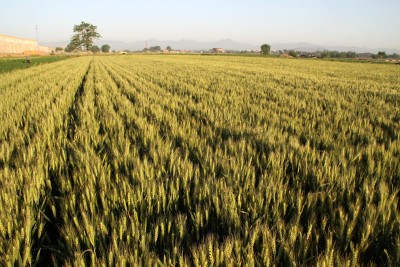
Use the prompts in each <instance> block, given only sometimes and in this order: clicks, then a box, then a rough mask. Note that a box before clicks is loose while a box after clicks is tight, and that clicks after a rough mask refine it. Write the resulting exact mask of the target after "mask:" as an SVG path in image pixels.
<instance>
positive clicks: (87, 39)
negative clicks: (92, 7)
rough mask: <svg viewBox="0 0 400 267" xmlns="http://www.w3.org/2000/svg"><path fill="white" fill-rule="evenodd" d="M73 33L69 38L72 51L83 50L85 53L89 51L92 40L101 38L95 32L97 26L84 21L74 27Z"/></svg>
mask: <svg viewBox="0 0 400 267" xmlns="http://www.w3.org/2000/svg"><path fill="white" fill-rule="evenodd" d="M74 33H75V34H74V35H73V36H72V38H71V43H70V44H71V47H73V48H74V49H82V48H84V49H85V50H86V51H89V50H90V48H91V47H92V46H93V41H94V40H96V39H99V38H100V37H101V35H100V34H99V33H98V32H97V26H94V25H92V24H90V23H87V22H84V21H82V22H81V24H79V25H74Z"/></svg>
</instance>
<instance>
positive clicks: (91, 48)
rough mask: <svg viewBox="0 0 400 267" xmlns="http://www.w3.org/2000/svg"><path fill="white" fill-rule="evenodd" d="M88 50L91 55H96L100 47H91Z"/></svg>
mask: <svg viewBox="0 0 400 267" xmlns="http://www.w3.org/2000/svg"><path fill="white" fill-rule="evenodd" d="M89 50H90V51H92V52H93V53H98V52H100V47H98V46H97V45H92V46H91V47H90V49H89Z"/></svg>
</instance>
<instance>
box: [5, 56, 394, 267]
mask: <svg viewBox="0 0 400 267" xmlns="http://www.w3.org/2000/svg"><path fill="white" fill-rule="evenodd" d="M399 77H400V70H399V69H398V67H397V66H395V65H388V64H387V65H383V64H382V65H376V64H375V65H374V64H367V63H366V64H363V65H362V68H360V65H358V64H347V63H341V62H330V61H314V60H313V61H306V60H304V61H302V60H284V59H279V58H265V57H233V56H232V57H222V56H213V57H212V60H210V57H204V56H185V57H176V56H163V57H160V56H158V55H146V56H143V55H129V56H124V57H121V56H96V57H79V58H72V59H69V60H67V61H63V62H56V63H53V64H47V65H42V66H38V67H37V68H30V69H27V70H21V71H15V72H12V73H7V74H1V75H0V97H1V99H7V101H0V117H1V118H6V119H4V120H1V122H0V124H1V125H0V126H1V127H0V177H1V178H0V210H1V212H0V265H2V266H3V265H5V266H7V265H10V266H13V265H24V266H26V265H37V266H54V265H56V266H87V265H92V266H127V265H128V266H159V265H161V266H247V265H248V266H276V265H283V266H350V265H351V266H385V265H388V266H395V265H396V264H397V263H398V262H400V251H399V248H398V247H399V246H398V244H399V242H400V230H399V229H400V215H399V212H398V210H399V206H398V205H399V190H400V184H399V180H400V179H399V178H400V177H399V173H400V135H399V133H400V111H399V109H398V108H397V107H398V103H399V101H400V93H399V92H400V80H399Z"/></svg>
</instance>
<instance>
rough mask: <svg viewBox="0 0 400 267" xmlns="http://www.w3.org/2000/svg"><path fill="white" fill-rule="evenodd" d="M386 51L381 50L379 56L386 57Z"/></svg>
mask: <svg viewBox="0 0 400 267" xmlns="http://www.w3.org/2000/svg"><path fill="white" fill-rule="evenodd" d="M386 57H387V56H386V52H385V51H379V52H378V58H386Z"/></svg>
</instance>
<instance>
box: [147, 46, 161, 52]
mask: <svg viewBox="0 0 400 267" xmlns="http://www.w3.org/2000/svg"><path fill="white" fill-rule="evenodd" d="M159 51H161V46H159V45H157V46H150V52H159Z"/></svg>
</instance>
